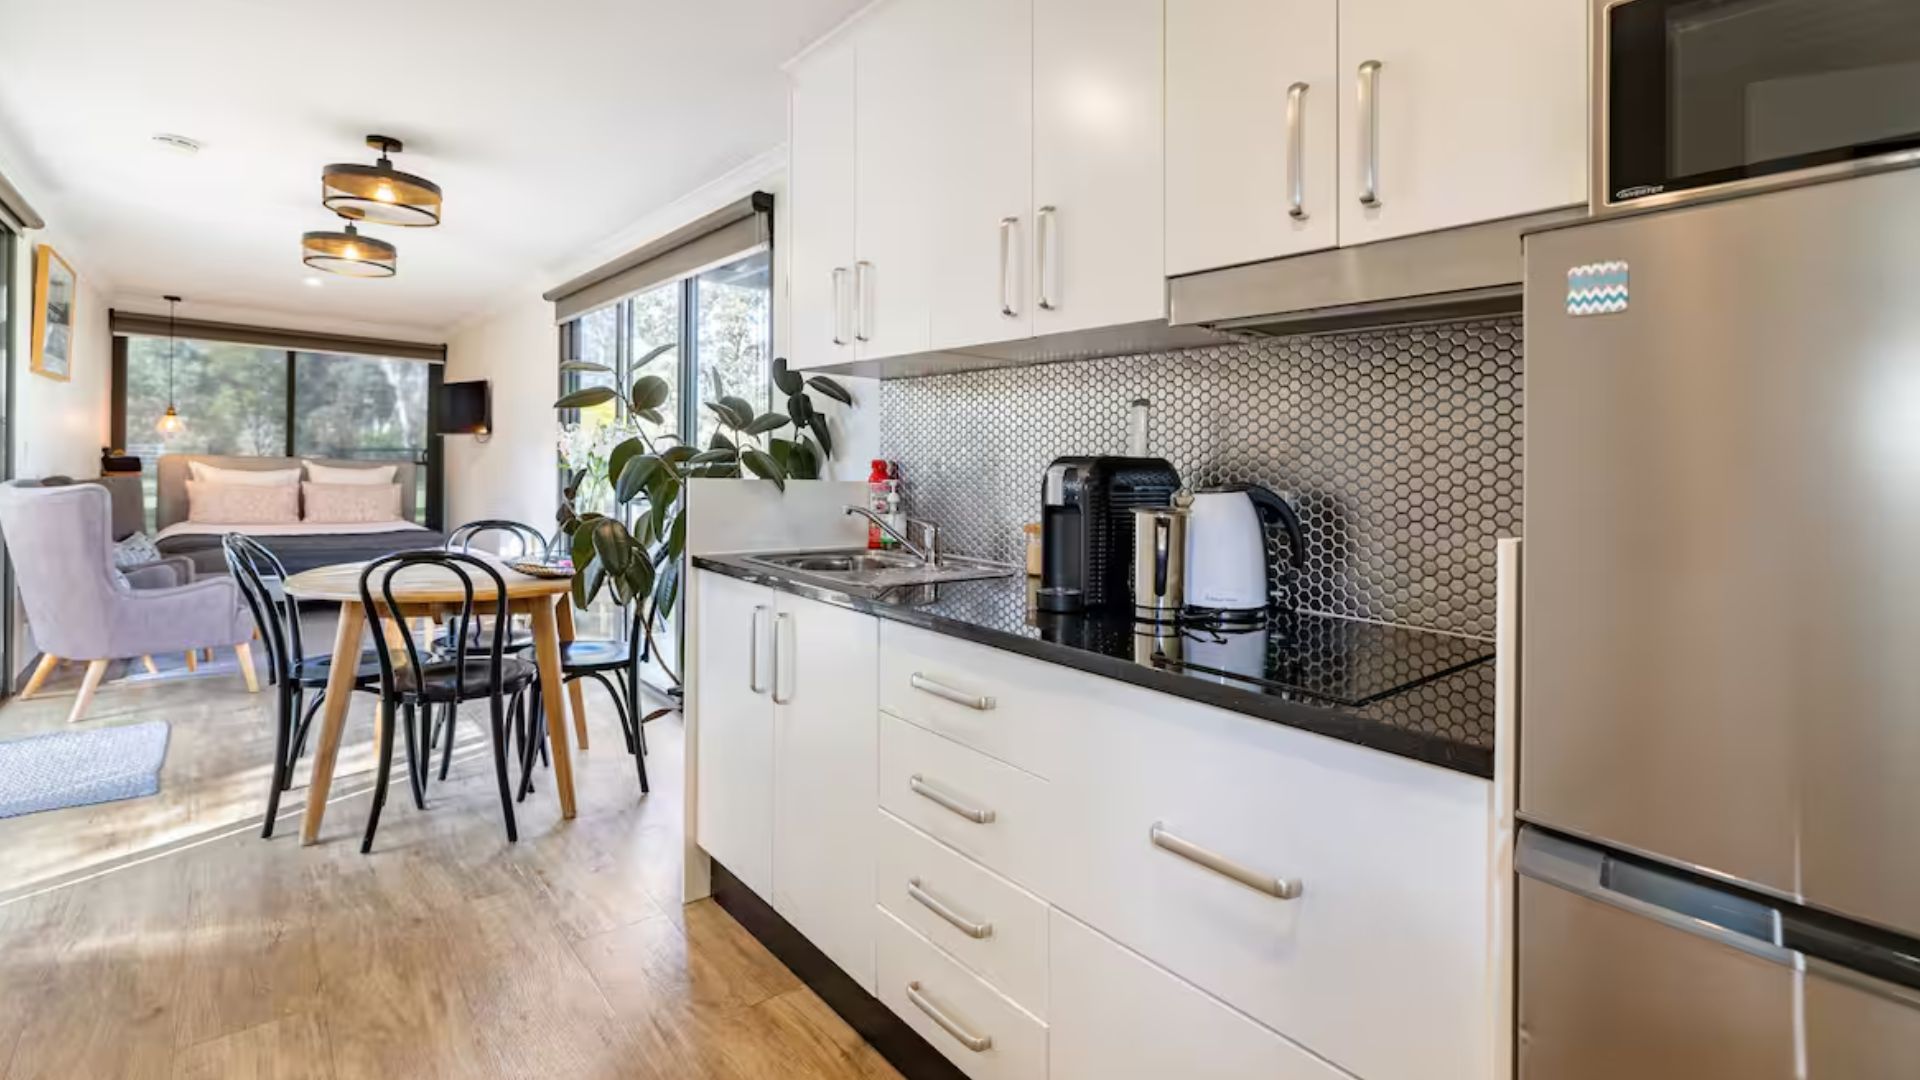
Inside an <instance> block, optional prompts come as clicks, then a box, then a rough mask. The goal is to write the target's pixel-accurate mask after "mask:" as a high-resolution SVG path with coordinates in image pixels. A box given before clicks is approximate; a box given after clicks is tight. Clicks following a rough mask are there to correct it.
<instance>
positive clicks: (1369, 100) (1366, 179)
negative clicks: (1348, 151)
mask: <svg viewBox="0 0 1920 1080" xmlns="http://www.w3.org/2000/svg"><path fill="white" fill-rule="evenodd" d="M1360 124H1361V128H1360V205H1361V206H1379V205H1380V61H1378V60H1369V61H1367V62H1366V63H1364V64H1361V65H1360Z"/></svg>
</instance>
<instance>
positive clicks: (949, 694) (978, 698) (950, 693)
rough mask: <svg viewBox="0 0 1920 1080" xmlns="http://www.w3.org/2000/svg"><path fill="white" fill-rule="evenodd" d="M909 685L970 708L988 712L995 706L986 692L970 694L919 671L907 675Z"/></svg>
mask: <svg viewBox="0 0 1920 1080" xmlns="http://www.w3.org/2000/svg"><path fill="white" fill-rule="evenodd" d="M907 685H908V686H911V687H913V688H914V689H915V690H918V691H920V692H921V693H923V694H932V695H933V696H934V697H937V698H944V699H946V700H947V701H951V702H953V703H954V704H955V705H965V706H966V707H967V708H969V709H976V710H978V711H980V712H986V711H987V710H988V709H991V708H993V706H994V700H993V699H992V698H990V697H988V696H987V695H985V694H969V693H967V692H966V691H965V690H956V689H954V688H953V687H951V686H948V685H946V684H945V683H937V682H934V681H933V680H932V679H929V678H927V677H926V676H925V675H922V674H920V673H919V672H917V671H916V672H914V673H913V674H912V675H909V676H907Z"/></svg>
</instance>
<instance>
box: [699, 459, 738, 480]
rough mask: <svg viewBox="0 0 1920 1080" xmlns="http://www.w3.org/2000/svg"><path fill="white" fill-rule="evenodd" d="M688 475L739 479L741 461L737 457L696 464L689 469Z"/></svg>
mask: <svg viewBox="0 0 1920 1080" xmlns="http://www.w3.org/2000/svg"><path fill="white" fill-rule="evenodd" d="M687 475H689V476H697V477H699V478H701V479H702V480H737V479H739V478H740V462H739V460H738V459H737V458H736V459H734V460H731V461H713V462H708V463H707V464H705V465H695V466H693V467H692V468H690V469H688V470H687Z"/></svg>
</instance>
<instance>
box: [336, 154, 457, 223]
mask: <svg viewBox="0 0 1920 1080" xmlns="http://www.w3.org/2000/svg"><path fill="white" fill-rule="evenodd" d="M367 145H368V146H371V147H373V148H374V149H375V150H378V151H380V160H379V161H378V162H377V163H375V164H372V165H353V164H343V165H329V166H327V167H326V169H324V170H323V171H322V172H321V173H320V205H322V206H324V207H326V208H327V209H329V210H331V211H333V212H334V213H336V214H339V215H340V216H341V217H344V218H352V219H353V220H355V221H370V222H373V223H374V224H376V225H408V226H425V225H438V224H440V185H438V184H436V183H434V182H433V181H431V180H427V179H425V178H424V177H419V176H414V175H413V174H411V173H403V172H401V171H399V170H398V169H395V168H394V167H393V162H392V161H390V160H388V158H387V155H388V154H397V153H399V152H400V151H401V149H402V147H401V144H400V140H399V139H396V138H393V137H392V136H389V135H369V136H367Z"/></svg>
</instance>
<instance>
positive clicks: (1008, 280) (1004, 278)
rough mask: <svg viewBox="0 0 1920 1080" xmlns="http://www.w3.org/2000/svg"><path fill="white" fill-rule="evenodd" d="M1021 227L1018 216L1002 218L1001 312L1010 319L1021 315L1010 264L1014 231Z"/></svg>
mask: <svg viewBox="0 0 1920 1080" xmlns="http://www.w3.org/2000/svg"><path fill="white" fill-rule="evenodd" d="M1019 227H1020V219H1019V218H1017V217H1003V218H1001V219H1000V314H1002V315H1004V316H1006V317H1007V318H1009V319H1017V318H1019V317H1020V309H1019V307H1018V306H1017V302H1016V301H1015V299H1014V296H1013V293H1012V291H1011V289H1012V285H1013V268H1012V267H1011V266H1010V265H1008V264H1009V263H1011V262H1012V261H1013V254H1014V246H1015V244H1014V238H1013V231H1014V230H1015V229H1017V228H1019Z"/></svg>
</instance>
